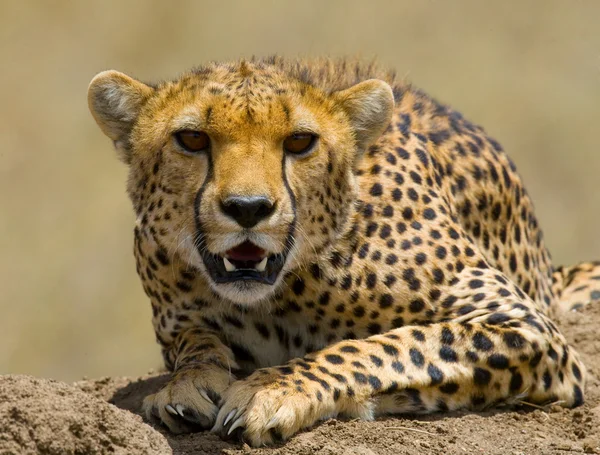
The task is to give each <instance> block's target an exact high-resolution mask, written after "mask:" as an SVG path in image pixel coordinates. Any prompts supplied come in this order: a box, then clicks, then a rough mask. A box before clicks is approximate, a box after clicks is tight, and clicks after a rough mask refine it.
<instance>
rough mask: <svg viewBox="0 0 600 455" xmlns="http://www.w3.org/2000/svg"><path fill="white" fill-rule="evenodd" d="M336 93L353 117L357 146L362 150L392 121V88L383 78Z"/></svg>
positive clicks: (351, 120) (361, 83) (351, 117)
mask: <svg viewBox="0 0 600 455" xmlns="http://www.w3.org/2000/svg"><path fill="white" fill-rule="evenodd" d="M336 96H337V97H338V100H339V102H340V103H341V105H342V107H343V109H344V110H345V111H346V113H347V114H348V116H349V117H350V122H351V123H352V127H353V128H354V133H355V135H356V142H357V146H358V148H359V151H360V152H361V153H362V152H363V151H364V150H365V149H366V148H367V147H368V146H369V145H371V144H372V143H373V142H375V141H376V140H377V139H378V138H379V136H381V134H382V133H383V132H384V131H385V129H386V128H387V126H388V125H389V123H390V121H391V120H392V113H393V111H394V93H393V92H392V88H391V87H390V86H389V84H387V83H385V82H383V81H381V80H379V79H369V80H367V81H364V82H360V83H359V84H356V85H354V86H353V87H350V88H349V89H346V90H343V91H341V92H337V93H336Z"/></svg>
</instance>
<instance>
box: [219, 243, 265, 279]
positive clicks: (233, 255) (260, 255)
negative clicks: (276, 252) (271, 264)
mask: <svg viewBox="0 0 600 455" xmlns="http://www.w3.org/2000/svg"><path fill="white" fill-rule="evenodd" d="M267 261H268V257H267V252H266V251H265V250H263V249H262V248H260V247H258V246H256V245H254V244H253V243H251V242H244V243H242V244H241V245H238V246H236V247H235V248H232V249H230V250H228V251H227V252H226V253H225V257H224V258H223V263H224V265H225V269H226V270H227V271H228V272H233V271H235V270H237V269H255V270H257V271H259V272H264V271H265V269H266V267H267Z"/></svg>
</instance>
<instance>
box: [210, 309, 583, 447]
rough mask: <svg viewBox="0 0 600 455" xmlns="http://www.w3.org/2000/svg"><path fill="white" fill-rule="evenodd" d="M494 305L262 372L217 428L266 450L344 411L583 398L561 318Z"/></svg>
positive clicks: (236, 396)
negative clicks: (557, 323)
mask: <svg viewBox="0 0 600 455" xmlns="http://www.w3.org/2000/svg"><path fill="white" fill-rule="evenodd" d="M471 302H472V301H468V302H467V301H465V302H464V305H467V304H468V305H469V306H473V305H472V304H471ZM492 303H494V304H495V305H497V307H496V311H489V310H487V309H485V306H484V307H482V308H481V309H479V310H478V309H474V310H473V311H472V312H471V313H469V314H467V315H464V316H462V317H456V318H455V317H451V318H449V319H450V321H448V322H439V323H434V324H431V325H428V326H405V327H401V328H398V329H395V330H392V331H390V332H388V333H386V334H382V335H375V336H372V337H370V338H367V339H365V340H349V341H343V342H339V343H337V344H334V345H332V346H330V347H328V348H326V349H324V350H322V351H320V352H318V353H312V354H310V355H307V356H306V357H304V358H303V359H295V360H292V361H290V362H289V363H288V364H287V365H285V366H282V367H275V368H265V369H261V370H257V371H256V372H255V373H253V374H252V375H251V376H249V377H248V378H247V379H245V380H241V381H238V382H236V383H234V384H233V385H232V386H231V387H230V388H229V389H227V390H226V391H225V394H224V396H223V405H222V406H221V409H220V411H219V414H218V416H217V420H216V424H215V426H214V428H213V431H215V432H219V433H220V434H221V435H222V436H223V437H227V436H231V435H236V436H242V437H243V438H244V439H245V440H246V441H247V442H249V443H250V444H251V445H253V446H260V445H268V444H272V443H274V442H279V441H281V440H285V439H287V438H289V437H290V436H291V435H293V434H294V433H296V432H297V431H299V430H301V429H302V428H306V427H309V426H311V425H313V424H314V423H315V422H317V421H318V420H321V419H325V418H328V417H332V416H336V415H340V414H341V415H345V416H350V417H359V418H362V419H367V420H368V419H372V418H373V417H374V415H376V414H383V413H401V412H411V413H412V412H415V411H416V412H434V411H438V410H451V409H458V408H468V409H480V408H482V407H485V406H490V405H493V404H496V403H500V402H506V401H509V402H510V401H519V400H524V401H527V402H534V403H546V402H559V403H561V404H563V405H565V406H576V405H579V404H581V403H582V401H583V396H582V389H583V382H584V374H585V370H584V367H583V365H582V364H581V362H580V361H579V358H578V355H577V353H575V352H574V351H573V350H572V349H570V348H569V347H568V346H567V344H566V342H565V340H564V339H563V337H562V335H561V334H560V333H559V332H558V330H557V329H556V327H555V326H554V324H553V323H552V322H551V321H550V320H549V319H548V318H546V317H545V316H544V315H543V314H541V313H538V312H536V310H532V309H530V308H532V307H529V306H527V305H525V304H522V303H516V304H515V303H511V302H506V303H504V304H500V305H498V302H497V301H495V302H492ZM531 305H533V303H531ZM461 306H463V302H461V301H457V302H454V305H453V306H452V307H451V308H447V309H446V310H445V311H447V312H454V311H455V310H456V309H460V307H461ZM487 306H490V305H489V304H488V305H487Z"/></svg>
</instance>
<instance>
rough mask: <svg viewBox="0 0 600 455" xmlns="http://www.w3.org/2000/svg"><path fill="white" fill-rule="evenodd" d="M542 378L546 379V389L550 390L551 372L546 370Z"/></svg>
mask: <svg viewBox="0 0 600 455" xmlns="http://www.w3.org/2000/svg"><path fill="white" fill-rule="evenodd" d="M542 380H543V381H544V390H548V389H549V388H550V386H551V385H552V376H551V375H550V372H549V371H548V370H546V371H545V372H544V375H543V376H542Z"/></svg>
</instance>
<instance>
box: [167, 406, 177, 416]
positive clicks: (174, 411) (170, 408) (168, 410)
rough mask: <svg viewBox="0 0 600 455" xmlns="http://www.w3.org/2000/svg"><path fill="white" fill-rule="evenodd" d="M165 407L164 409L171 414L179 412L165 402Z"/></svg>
mask: <svg viewBox="0 0 600 455" xmlns="http://www.w3.org/2000/svg"><path fill="white" fill-rule="evenodd" d="M165 409H166V410H167V412H168V413H169V414H171V415H174V416H176V415H179V414H178V413H177V411H176V410H175V408H174V407H173V406H171V405H170V404H167V405H165Z"/></svg>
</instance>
